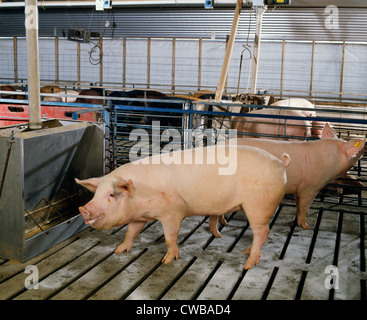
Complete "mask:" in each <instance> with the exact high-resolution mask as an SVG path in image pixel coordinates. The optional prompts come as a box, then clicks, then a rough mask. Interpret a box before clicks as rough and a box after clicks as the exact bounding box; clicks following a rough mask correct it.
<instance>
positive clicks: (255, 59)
mask: <svg viewBox="0 0 367 320" xmlns="http://www.w3.org/2000/svg"><path fill="white" fill-rule="evenodd" d="M264 11H265V8H264V7H256V8H255V12H256V31H255V40H254V47H253V56H252V81H251V92H250V93H251V94H255V93H256V86H257V73H258V69H259V56H260V41H261V25H262V20H263V13H264Z"/></svg>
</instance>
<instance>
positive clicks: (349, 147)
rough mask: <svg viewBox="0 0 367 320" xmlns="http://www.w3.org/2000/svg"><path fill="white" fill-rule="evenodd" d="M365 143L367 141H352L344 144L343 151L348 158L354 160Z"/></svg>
mask: <svg viewBox="0 0 367 320" xmlns="http://www.w3.org/2000/svg"><path fill="white" fill-rule="evenodd" d="M365 142H366V140H362V139H352V140H350V141H348V142H345V143H344V145H343V151H344V152H345V154H346V155H347V157H348V158H353V157H355V156H356V155H357V154H358V153H359V152H360V151H361V150H362V149H363V148H364V144H365Z"/></svg>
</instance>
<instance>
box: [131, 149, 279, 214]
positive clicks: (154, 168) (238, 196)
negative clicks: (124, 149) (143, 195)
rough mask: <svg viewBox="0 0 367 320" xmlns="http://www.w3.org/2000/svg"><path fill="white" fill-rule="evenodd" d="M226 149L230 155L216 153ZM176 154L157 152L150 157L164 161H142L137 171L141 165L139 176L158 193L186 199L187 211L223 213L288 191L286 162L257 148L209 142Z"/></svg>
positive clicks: (277, 196) (276, 197) (135, 168)
mask: <svg viewBox="0 0 367 320" xmlns="http://www.w3.org/2000/svg"><path fill="white" fill-rule="evenodd" d="M224 151H225V152H226V153H227V158H225V157H223V154H222V156H218V154H220V153H222V152H224ZM173 153H175V152H173ZM173 153H172V154H171V155H168V154H165V155H157V156H154V157H155V159H154V161H153V158H154V157H151V159H150V160H151V162H158V161H157V160H158V159H159V160H161V161H160V163H159V164H138V165H135V166H134V170H138V171H139V170H140V169H139V167H141V172H140V173H139V175H140V179H143V181H144V183H145V184H147V183H148V184H149V185H153V186H155V187H154V188H155V190H156V191H157V192H158V193H162V192H163V193H164V194H169V195H171V196H172V197H175V198H176V200H177V199H180V200H183V202H184V203H185V205H186V208H185V210H186V215H192V214H199V215H200V214H203V215H207V214H223V212H227V211H229V210H230V209H231V208H234V207H236V206H239V205H241V204H242V203H244V202H246V201H263V200H262V197H266V198H267V200H268V201H280V199H281V198H282V197H283V196H284V194H285V183H286V174H285V168H284V166H283V164H282V162H281V161H280V160H279V159H277V158H276V157H274V156H273V155H271V154H269V153H268V152H266V151H264V150H260V149H259V148H256V147H249V146H238V147H228V146H211V147H207V148H202V147H199V148H195V149H192V150H190V149H189V150H185V151H176V154H175V155H173ZM169 156H171V157H172V156H177V157H178V159H181V163H177V162H178V161H177V162H176V163H171V164H167V158H168V157H169ZM213 157H214V158H213ZM201 159H203V161H201V162H200V161H198V160H201ZM225 159H227V162H225V161H224V160H225ZM195 160H196V161H195ZM220 169H228V171H225V170H224V171H223V170H222V171H221V170H220ZM130 172H131V170H130ZM226 173H227V174H226ZM131 179H134V178H131ZM133 181H134V180H133ZM137 189H138V188H137ZM256 199H257V200H256Z"/></svg>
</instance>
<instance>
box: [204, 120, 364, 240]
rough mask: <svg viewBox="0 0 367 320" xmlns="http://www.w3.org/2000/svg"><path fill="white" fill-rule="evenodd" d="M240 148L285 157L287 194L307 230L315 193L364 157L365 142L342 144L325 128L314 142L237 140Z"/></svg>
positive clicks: (212, 222) (214, 224)
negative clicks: (286, 161)
mask: <svg viewBox="0 0 367 320" xmlns="http://www.w3.org/2000/svg"><path fill="white" fill-rule="evenodd" d="M237 143H238V144H239V145H246V146H256V147H259V148H261V149H263V150H265V151H267V152H269V153H271V154H273V155H274V156H276V157H281V155H282V154H283V153H287V154H288V155H289V156H290V157H291V159H292V161H291V163H290V165H289V166H288V167H287V169H286V172H287V186H286V189H287V190H286V193H287V194H295V195H296V205H297V210H296V215H297V222H298V225H299V226H302V227H303V228H305V229H307V228H308V223H307V221H306V215H307V212H308V209H309V207H310V205H311V203H312V201H313V199H314V198H315V196H316V195H317V193H318V192H319V191H320V190H321V189H322V188H323V187H324V186H325V185H326V184H328V183H329V182H332V181H333V180H335V179H336V178H337V177H339V176H340V175H343V174H344V173H345V172H347V171H348V170H349V169H350V168H351V167H352V166H353V165H354V164H355V163H356V162H357V161H358V159H359V158H360V157H361V156H363V152H364V145H365V139H364V140H362V139H352V140H350V141H344V140H342V139H338V138H337V136H336V133H335V131H334V130H333V129H332V128H331V127H330V126H329V125H328V124H326V125H325V127H324V129H323V131H322V139H319V140H314V141H292V142H291V141H276V140H267V139H252V138H248V139H246V138H245V139H238V140H237ZM209 223H210V229H211V231H212V232H213V234H214V235H216V236H217V237H220V233H219V231H218V229H217V219H216V217H210V222H209Z"/></svg>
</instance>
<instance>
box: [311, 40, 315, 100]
mask: <svg viewBox="0 0 367 320" xmlns="http://www.w3.org/2000/svg"><path fill="white" fill-rule="evenodd" d="M314 57H315V41H312V56H311V76H310V99H311V98H312V80H313V64H314Z"/></svg>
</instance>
